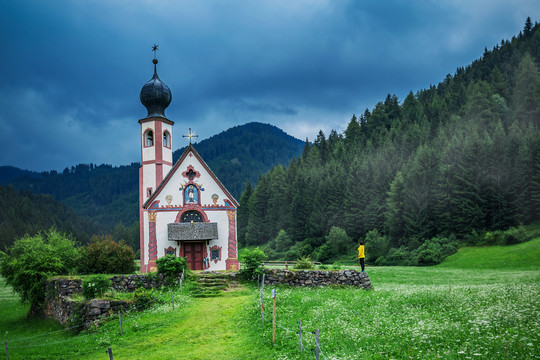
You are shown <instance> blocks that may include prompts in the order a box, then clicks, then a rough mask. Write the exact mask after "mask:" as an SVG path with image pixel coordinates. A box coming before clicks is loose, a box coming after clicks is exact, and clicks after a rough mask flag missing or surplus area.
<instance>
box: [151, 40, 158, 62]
mask: <svg viewBox="0 0 540 360" xmlns="http://www.w3.org/2000/svg"><path fill="white" fill-rule="evenodd" d="M158 46H159V45H156V43H154V45H152V51H153V52H154V59H155V58H156V53H157V51H158Z"/></svg>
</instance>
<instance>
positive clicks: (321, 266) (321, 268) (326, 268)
mask: <svg viewBox="0 0 540 360" xmlns="http://www.w3.org/2000/svg"><path fill="white" fill-rule="evenodd" d="M319 270H328V266H326V265H324V264H321V265H319Z"/></svg>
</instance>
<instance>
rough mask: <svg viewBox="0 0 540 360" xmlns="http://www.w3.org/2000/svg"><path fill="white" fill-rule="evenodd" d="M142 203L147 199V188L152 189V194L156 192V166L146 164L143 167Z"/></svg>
mask: <svg viewBox="0 0 540 360" xmlns="http://www.w3.org/2000/svg"><path fill="white" fill-rule="evenodd" d="M143 179H144V183H143V189H142V190H143V201H146V199H148V194H147V191H146V190H147V188H149V187H151V188H152V193H154V191H156V165H155V164H147V165H145V166H143Z"/></svg>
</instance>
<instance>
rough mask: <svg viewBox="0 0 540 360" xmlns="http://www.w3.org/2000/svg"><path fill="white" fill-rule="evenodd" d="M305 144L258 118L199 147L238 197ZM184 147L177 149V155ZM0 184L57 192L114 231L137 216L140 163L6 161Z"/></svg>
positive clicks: (103, 227)
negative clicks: (28, 166)
mask: <svg viewBox="0 0 540 360" xmlns="http://www.w3.org/2000/svg"><path fill="white" fill-rule="evenodd" d="M303 145H304V143H303V142H302V141H301V140H298V139H296V138H294V137H292V136H290V135H288V134H286V133H285V132H283V131H282V130H280V129H278V128H277V127H275V126H272V125H269V124H261V123H255V122H254V123H249V124H245V125H240V126H235V127H233V128H231V129H229V130H227V131H224V132H222V133H220V134H217V135H215V136H212V137H211V138H209V139H206V140H203V141H201V142H200V143H197V144H195V145H194V146H195V148H196V149H197V151H199V153H200V154H201V155H202V156H203V158H204V159H205V161H206V162H207V163H208V165H209V166H210V167H211V168H212V170H213V171H214V173H215V174H216V175H217V176H218V177H219V178H220V180H221V181H222V182H223V184H224V185H225V186H226V187H227V188H228V189H229V190H230V191H231V193H232V194H233V196H235V197H236V198H239V197H240V194H241V192H242V190H243V189H244V186H245V184H246V182H247V181H248V180H249V181H251V182H256V180H257V178H258V177H259V175H260V174H264V173H265V172H267V171H268V170H269V169H270V168H271V167H272V166H273V165H276V164H279V163H282V164H288V163H289V161H290V160H291V158H293V157H297V156H299V155H300V153H301V152H302V148H303ZM182 151H183V149H180V150H177V151H175V152H174V158H175V160H176V159H178V157H179V156H180V155H181V153H182ZM0 184H12V185H13V186H14V187H15V188H16V189H21V190H24V191H31V192H33V193H36V194H50V195H52V196H53V197H54V198H55V199H56V200H58V201H61V202H63V203H64V204H66V205H68V206H69V207H71V208H73V209H74V210H75V212H76V213H77V214H78V215H80V216H85V217H87V218H89V219H91V220H92V221H94V222H96V223H99V224H100V228H99V229H95V230H94V232H96V233H97V232H102V231H107V232H110V231H112V229H113V227H114V226H115V225H116V224H118V223H122V224H124V225H126V226H130V225H131V224H133V223H134V222H136V221H138V203H137V201H138V184H139V163H138V162H134V163H131V164H130V165H125V166H114V167H113V166H111V165H105V164H102V165H95V164H78V165H76V166H72V167H71V168H65V169H64V171H62V172H61V173H59V172H56V171H49V172H43V173H36V172H29V171H25V170H20V169H17V168H13V167H7V166H3V167H0ZM90 235H91V234H90Z"/></svg>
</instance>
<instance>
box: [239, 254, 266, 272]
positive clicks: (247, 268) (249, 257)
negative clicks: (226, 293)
mask: <svg viewBox="0 0 540 360" xmlns="http://www.w3.org/2000/svg"><path fill="white" fill-rule="evenodd" d="M266 259H267V256H266V255H265V254H264V252H263V251H262V250H261V249H259V248H255V249H253V250H249V249H245V250H244V251H243V253H242V255H241V257H240V261H241V262H242V270H241V271H240V275H241V276H242V278H243V279H245V280H254V279H255V278H257V276H258V275H261V274H262V269H261V268H262V262H263V261H265V260H266Z"/></svg>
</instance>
